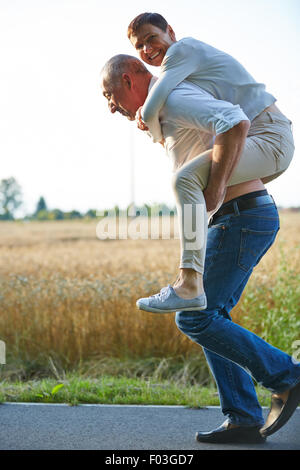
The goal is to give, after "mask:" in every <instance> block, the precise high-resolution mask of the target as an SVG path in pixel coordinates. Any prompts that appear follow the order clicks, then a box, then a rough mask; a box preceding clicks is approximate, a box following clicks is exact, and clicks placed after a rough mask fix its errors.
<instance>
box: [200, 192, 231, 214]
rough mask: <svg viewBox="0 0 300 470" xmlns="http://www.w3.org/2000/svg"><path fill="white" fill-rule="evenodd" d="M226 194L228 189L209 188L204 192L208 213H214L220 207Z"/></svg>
mask: <svg viewBox="0 0 300 470" xmlns="http://www.w3.org/2000/svg"><path fill="white" fill-rule="evenodd" d="M225 192H226V188H223V189H222V188H210V187H207V188H206V189H205V190H204V191H203V195H204V198H205V203H206V210H207V212H211V211H214V210H215V209H216V208H217V207H218V204H219V203H220V202H221V201H222V200H223V197H224V195H225Z"/></svg>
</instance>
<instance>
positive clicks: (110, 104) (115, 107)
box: [108, 103, 117, 113]
mask: <svg viewBox="0 0 300 470" xmlns="http://www.w3.org/2000/svg"><path fill="white" fill-rule="evenodd" d="M108 107H109V109H110V112H111V113H115V112H116V111H117V106H116V105H115V104H113V103H108Z"/></svg>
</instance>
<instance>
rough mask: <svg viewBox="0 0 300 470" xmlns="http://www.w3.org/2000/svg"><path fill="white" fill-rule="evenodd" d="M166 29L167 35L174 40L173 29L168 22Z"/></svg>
mask: <svg viewBox="0 0 300 470" xmlns="http://www.w3.org/2000/svg"><path fill="white" fill-rule="evenodd" d="M167 31H168V33H169V36H170V38H171V39H172V41H176V36H175V33H174V30H173V28H172V26H170V25H169V24H168V26H167Z"/></svg>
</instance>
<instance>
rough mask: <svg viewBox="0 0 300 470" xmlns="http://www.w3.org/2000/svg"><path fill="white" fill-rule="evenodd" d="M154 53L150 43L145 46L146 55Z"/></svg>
mask: <svg viewBox="0 0 300 470" xmlns="http://www.w3.org/2000/svg"><path fill="white" fill-rule="evenodd" d="M152 51H153V47H152V46H151V44H149V43H146V44H144V53H145V54H149V53H150V52H152Z"/></svg>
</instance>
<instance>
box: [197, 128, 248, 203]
mask: <svg viewBox="0 0 300 470" xmlns="http://www.w3.org/2000/svg"><path fill="white" fill-rule="evenodd" d="M249 128H250V122H249V121H241V122H239V123H238V124H237V125H236V126H234V127H232V128H231V129H229V130H228V131H227V132H224V133H223V134H219V135H217V136H216V139H215V143H214V146H213V150H212V165H211V171H210V176H209V180H208V184H207V187H206V189H205V190H204V197H205V201H206V207H207V210H208V211H212V210H214V209H215V208H216V207H217V205H218V202H219V201H220V200H221V198H222V197H223V195H224V192H225V191H226V186H227V183H228V181H229V180H230V177H231V175H232V173H233V171H234V169H235V167H236V166H237V164H238V162H239V159H240V157H241V154H242V151H243V148H244V145H245V141H246V137H247V134H248V130H249Z"/></svg>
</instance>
